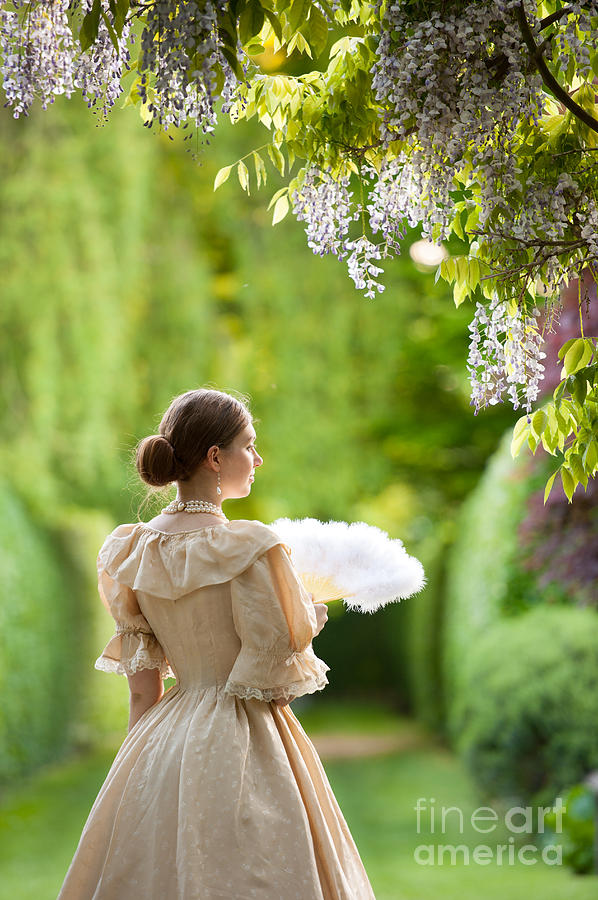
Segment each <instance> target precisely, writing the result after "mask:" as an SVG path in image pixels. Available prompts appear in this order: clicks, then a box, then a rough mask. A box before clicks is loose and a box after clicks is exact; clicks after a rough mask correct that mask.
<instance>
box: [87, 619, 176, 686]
mask: <svg viewBox="0 0 598 900" xmlns="http://www.w3.org/2000/svg"><path fill="white" fill-rule="evenodd" d="M94 668H95V669H98V670H99V671H101V672H114V673H115V674H117V675H134V674H135V672H138V671H139V670H140V669H159V670H160V675H161V676H162V678H176V675H175V673H174V672H173V670H172V668H171V667H170V664H169V662H168V660H167V659H166V657H165V655H164V651H163V649H162V647H161V645H160V644H159V642H158V640H157V638H156V636H155V635H154V633H153V632H152V631H151V630H150V631H147V630H145V629H143V628H138V627H133V626H129V625H123V624H121V623H117V625H116V632H115V634H114V635H113V636H112V637H111V638H110V640H109V641H108V643H107V644H106V646H105V647H104V649H103V651H102V653H101V655H100V656H99V657H98V658H97V659H96V661H95V663H94Z"/></svg>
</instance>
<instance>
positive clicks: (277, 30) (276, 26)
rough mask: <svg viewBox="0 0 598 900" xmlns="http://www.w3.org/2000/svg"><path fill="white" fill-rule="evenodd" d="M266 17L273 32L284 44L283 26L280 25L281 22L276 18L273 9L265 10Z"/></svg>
mask: <svg viewBox="0 0 598 900" xmlns="http://www.w3.org/2000/svg"><path fill="white" fill-rule="evenodd" d="M264 15H265V16H267V18H268V21H269V22H270V25H271V26H272V31H273V32H274V34H275V35H276V37H277V38H278V40H279V41H280V42H281V43H282V25H281V24H280V20H279V19H278V18H277V17H276V13H274V12H273V11H272V10H271V9H264Z"/></svg>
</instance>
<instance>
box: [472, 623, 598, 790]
mask: <svg viewBox="0 0 598 900" xmlns="http://www.w3.org/2000/svg"><path fill="white" fill-rule="evenodd" d="M597 685H598V613H596V612H595V611H594V610H593V609H567V608H563V607H549V606H543V607H537V608H536V609H533V610H531V611H529V612H526V613H524V614H523V615H521V616H518V617H517V618H514V619H510V620H504V621H502V622H497V623H494V624H493V625H492V626H491V627H490V628H489V629H488V630H487V631H486V633H484V634H481V635H479V636H478V638H477V640H476V641H475V642H474V643H472V645H471V646H470V647H469V650H468V653H467V657H466V659H465V661H464V677H463V685H462V690H461V692H460V694H459V697H458V701H457V703H456V705H455V726H456V730H457V733H458V738H457V748H458V750H459V751H460V752H461V754H462V755H463V758H464V760H465V761H466V763H467V764H468V766H469V769H470V771H471V772H472V773H473V775H474V777H475V779H476V781H477V782H478V784H479V785H480V787H481V788H482V790H483V791H484V792H485V793H486V794H487V795H489V796H490V797H494V798H496V797H501V796H502V797H507V798H513V799H516V800H519V799H522V800H525V801H530V800H531V801H533V802H536V803H546V804H550V805H551V804H552V803H553V802H554V798H555V797H556V796H557V795H559V793H561V792H562V791H563V790H564V789H565V788H567V787H569V786H570V785H572V784H576V783H577V782H579V781H581V780H582V779H583V778H584V777H585V775H587V774H588V772H590V771H591V770H593V769H596V768H598V728H597V727H596V723H597V722H598V690H597V689H596V686H597Z"/></svg>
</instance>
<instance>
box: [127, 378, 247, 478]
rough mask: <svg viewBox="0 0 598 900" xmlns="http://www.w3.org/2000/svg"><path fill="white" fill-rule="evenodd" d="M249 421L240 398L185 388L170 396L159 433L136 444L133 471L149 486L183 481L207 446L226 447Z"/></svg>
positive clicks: (205, 452) (245, 407) (191, 472)
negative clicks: (134, 469) (185, 389)
mask: <svg viewBox="0 0 598 900" xmlns="http://www.w3.org/2000/svg"><path fill="white" fill-rule="evenodd" d="M252 421H253V419H252V416H251V413H250V412H249V409H248V407H247V401H246V400H244V399H243V400H240V399H237V398H236V397H233V396H231V395H230V394H225V393H224V392H223V391H215V390H209V389H207V388H201V389H199V390H196V391H186V393H184V394H180V395H179V396H178V397H175V398H174V400H173V401H172V403H171V404H170V406H169V407H168V409H167V410H166V412H165V413H164V415H163V416H162V421H161V422H160V425H159V426H158V432H159V433H158V434H152V435H150V436H149V437H145V438H143V440H141V441H140V442H139V444H138V445H137V448H136V451H135V463H136V465H137V471H138V472H139V475H140V476H141V478H142V479H143V481H145V482H146V483H147V484H150V485H152V486H153V487H162V486H164V485H167V484H170V482H172V481H186V480H188V479H189V478H190V477H191V476H192V475H193V473H194V472H195V471H196V469H197V467H198V466H199V465H200V464H201V463H202V462H203V460H204V459H205V458H206V454H207V452H208V450H209V449H210V447H212V446H213V445H214V444H216V445H217V446H218V447H226V446H228V445H229V444H230V443H231V442H232V441H233V440H234V439H235V437H236V436H237V435H238V434H239V432H240V431H242V430H243V428H245V427H246V426H247V425H249V424H250V423H251V422H252Z"/></svg>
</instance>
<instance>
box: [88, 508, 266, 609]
mask: <svg viewBox="0 0 598 900" xmlns="http://www.w3.org/2000/svg"><path fill="white" fill-rule="evenodd" d="M280 543H282V542H281V539H280V537H279V535H278V534H277V533H276V532H275V531H274V530H273V529H272V528H270V527H269V526H268V525H264V524H263V523H262V522H257V521H252V520H250V519H234V520H231V521H229V522H219V523H217V524H215V525H204V526H203V527H202V528H196V529H192V530H190V531H180V532H164V531H158V530H156V529H154V528H152V527H150V526H149V525H147V524H146V523H145V522H135V523H132V524H125V525H119V526H118V528H115V529H114V531H113V532H112V533H111V534H109V535H108V537H107V538H106V540H105V541H104V543H103V545H102V548H101V549H100V552H99V554H98V559H97V566H98V574H99V573H100V572H101V571H104V572H106V573H107V574H108V575H109V576H110V577H111V578H113V579H114V580H115V581H117V582H118V583H119V584H124V585H126V586H127V587H130V588H131V589H132V590H135V591H143V592H144V593H147V594H152V595H153V596H157V597H164V598H167V599H176V598H177V597H181V596H183V595H184V594H187V593H189V592H190V591H194V590H197V589H198V588H201V587H205V586H206V585H209V584H223V583H224V582H227V581H230V580H231V579H232V578H236V577H237V576H238V575H240V574H241V573H242V572H244V571H245V570H246V569H248V568H249V566H251V565H252V564H253V563H254V562H255V561H256V559H258V558H259V557H260V556H261V555H262V554H263V553H265V552H266V551H267V550H269V549H270V548H271V547H273V546H274V545H275V544H280Z"/></svg>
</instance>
